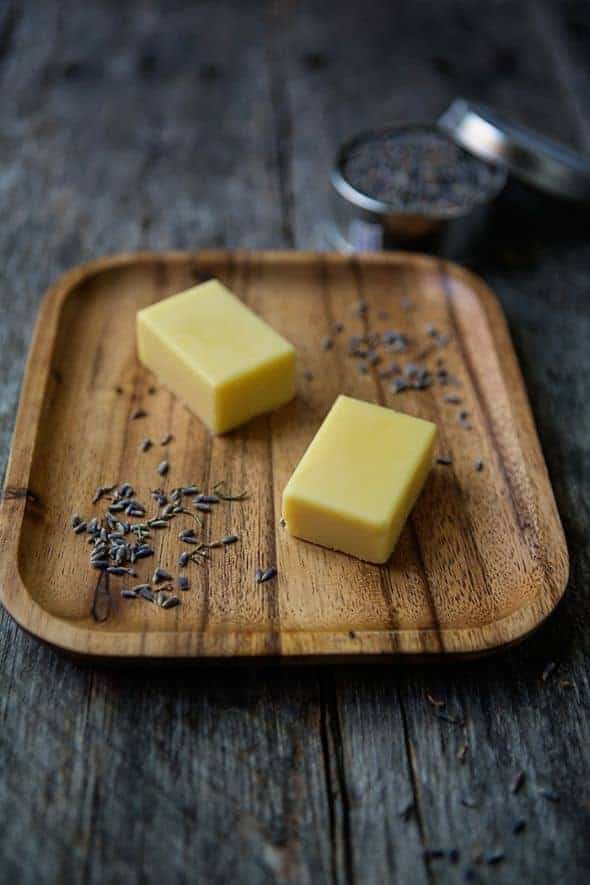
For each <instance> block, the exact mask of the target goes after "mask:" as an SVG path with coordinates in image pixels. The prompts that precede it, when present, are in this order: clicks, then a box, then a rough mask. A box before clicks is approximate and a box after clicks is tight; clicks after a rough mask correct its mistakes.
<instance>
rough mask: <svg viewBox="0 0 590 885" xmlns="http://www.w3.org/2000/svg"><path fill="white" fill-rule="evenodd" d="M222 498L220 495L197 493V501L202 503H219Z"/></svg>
mask: <svg viewBox="0 0 590 885" xmlns="http://www.w3.org/2000/svg"><path fill="white" fill-rule="evenodd" d="M220 501H221V498H220V497H219V496H218V495H197V497H196V498H195V502H196V503H201V504H219V502H220Z"/></svg>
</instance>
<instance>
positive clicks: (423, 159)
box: [342, 128, 498, 215]
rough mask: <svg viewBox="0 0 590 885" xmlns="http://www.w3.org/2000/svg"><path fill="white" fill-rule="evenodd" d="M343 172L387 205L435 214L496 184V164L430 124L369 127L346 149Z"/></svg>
mask: <svg viewBox="0 0 590 885" xmlns="http://www.w3.org/2000/svg"><path fill="white" fill-rule="evenodd" d="M342 174H343V176H344V178H345V179H346V180H347V181H348V183H349V184H351V185H352V186H353V187H354V188H356V190H358V191H360V192H361V193H363V194H365V195H366V196H368V197H372V198H373V199H375V200H380V201H381V202H383V203H386V204H387V205H388V207H389V208H390V209H391V210H392V211H400V212H406V213H415V214H426V215H436V214H437V213H441V214H444V213H446V212H449V211H461V210H465V211H466V210H468V209H470V208H471V207H473V206H475V205H477V204H479V203H482V202H486V201H487V200H488V199H490V198H491V197H492V196H493V195H494V193H495V192H496V190H497V181H498V170H497V169H496V167H495V166H493V165H491V164H489V163H486V162H484V161H483V160H480V159H479V158H478V157H475V156H474V155H473V154H470V153H468V152H467V151H466V150H464V149H463V148H461V147H460V146H459V145H457V144H455V142H454V141H452V139H451V138H449V137H448V136H447V135H445V134H444V133H443V132H437V131H436V130H429V129H408V130H404V129H399V130H396V129H395V128H392V129H389V130H383V131H382V132H376V133H368V134H367V136H366V137H365V138H364V139H362V140H359V141H357V142H356V143H355V144H354V145H353V146H352V147H351V149H350V151H349V153H348V154H347V156H346V158H345V160H344V162H343V164H342Z"/></svg>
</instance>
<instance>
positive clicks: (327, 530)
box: [283, 396, 436, 562]
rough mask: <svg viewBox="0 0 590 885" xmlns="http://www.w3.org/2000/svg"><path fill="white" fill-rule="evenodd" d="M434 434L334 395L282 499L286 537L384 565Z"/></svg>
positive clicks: (420, 480)
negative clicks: (302, 539)
mask: <svg viewBox="0 0 590 885" xmlns="http://www.w3.org/2000/svg"><path fill="white" fill-rule="evenodd" d="M435 439H436V427H435V425H434V424H431V423H430V422H429V421H422V420H421V419H419V418H412V417H411V416H409V415H402V414H400V413H399V412H393V411H392V410H391V409H385V408H383V407H382V406H375V405H373V404H372V403H366V402H362V401H361V400H356V399H351V397H348V396H339V397H338V399H337V400H336V402H335V403H334V405H333V406H332V408H331V410H330V412H329V414H328V415H327V417H326V419H325V420H324V423H323V424H322V426H321V427H320V429H319V430H318V432H317V433H316V435H315V437H314V439H313V440H312V442H311V444H310V446H309V448H308V449H307V451H306V452H305V454H304V455H303V458H302V459H301V461H300V462H299V464H298V465H297V468H296V469H295V472H294V473H293V475H292V477H291V479H290V480H289V482H288V484H287V486H286V488H285V491H284V493H283V515H284V517H285V519H286V521H287V527H288V529H289V532H290V533H291V534H292V535H295V536H296V537H298V538H304V539H305V540H306V541H313V542H314V543H315V544H321V545H322V546H324V547H331V548H333V549H334V550H341V551H343V552H344V553H350V554H351V555H352V556H358V557H359V559H366V560H368V561H369V562H385V561H386V560H387V559H389V556H390V554H391V551H392V550H393V548H394V547H395V544H396V542H397V539H398V538H399V535H400V533H401V530H402V528H403V527H404V523H405V521H406V519H407V517H408V514H409V512H410V510H411V509H412V507H413V506H414V503H415V501H416V498H417V497H418V495H419V494H420V491H421V490H422V486H423V485H424V482H425V481H426V477H427V476H428V473H429V471H430V468H431V465H432V457H433V450H434V442H435Z"/></svg>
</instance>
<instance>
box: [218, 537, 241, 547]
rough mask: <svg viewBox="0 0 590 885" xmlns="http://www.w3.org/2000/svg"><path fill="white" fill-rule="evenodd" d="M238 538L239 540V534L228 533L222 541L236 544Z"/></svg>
mask: <svg viewBox="0 0 590 885" xmlns="http://www.w3.org/2000/svg"><path fill="white" fill-rule="evenodd" d="M238 540H239V538H238V536H237V535H226V536H225V538H223V539H222V541H221V543H222V544H225V545H227V544H235V543H236V541H238Z"/></svg>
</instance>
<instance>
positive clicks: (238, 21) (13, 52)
mask: <svg viewBox="0 0 590 885" xmlns="http://www.w3.org/2000/svg"><path fill="white" fill-rule="evenodd" d="M456 95H464V96H466V97H470V98H476V99H480V100H484V101H486V102H488V103H489V104H492V105H494V106H496V107H497V108H498V109H499V110H501V111H503V112H504V113H505V114H507V115H508V116H510V117H511V118H512V119H514V120H517V121H520V122H523V123H525V124H529V125H532V126H535V127H537V128H538V129H540V130H542V131H544V132H545V133H547V134H552V135H555V136H558V137H559V138H561V139H563V140H566V141H568V142H570V143H571V144H573V145H577V146H579V147H586V148H587V149H588V147H589V146H590V9H589V5H588V3H586V2H582V0H563V2H549V0H544V2H528V3H527V2H522V3H517V2H501V0H487V2H485V3H482V2H480V0H449V2H442V0H439V2H425V0H412V2H406V3H403V4H402V3H401V2H391V3H382V4H379V3H375V2H370V0H366V2H357V3H344V2H336V0H322V2H315V3H314V2H311V0H309V2H287V0H282V2H280V0H277V2H269V3H263V2H258V3H254V2H237V0H236V2H226V0H216V2H203V3H196V2H195V3H188V2H186V3H180V2H168V3H164V2H161V3H157V2H149V0H129V2H106V0H105V2H92V3H82V2H80V0H71V2H67V3H57V2H55V3H52V2H34V0H29V2H21V0H3V2H2V3H0V207H1V210H2V219H1V223H0V279H1V289H0V471H3V470H4V467H5V463H6V458H7V455H8V448H9V443H10V437H11V431H12V427H13V422H14V415H15V410H16V405H17V399H18V391H19V384H20V381H21V376H22V371H23V365H24V360H25V356H26V351H27V346H28V343H29V339H30V335H31V331H32V327H33V323H34V321H35V316H36V310H37V305H38V303H39V299H40V297H41V295H42V292H43V290H44V289H45V288H46V287H47V286H48V284H49V283H50V282H51V281H53V280H55V278H56V277H57V276H58V274H60V273H61V272H62V271H64V270H65V269H66V268H68V267H70V266H72V265H74V264H77V263H79V262H82V261H85V260H87V259H90V258H94V257H96V256H98V255H102V254H105V253H112V252H120V251H124V250H134V249H140V248H153V249H166V248H169V247H183V248H191V249H198V248H200V247H246V248H256V247H298V248H299V247H312V248H313V247H321V246H322V238H321V224H322V222H323V220H325V218H326V215H327V211H328V198H329V188H328V185H327V169H328V166H329V162H330V159H331V156H332V154H333V152H334V150H335V148H336V147H337V145H338V143H339V142H340V140H341V139H342V138H343V137H345V136H347V135H350V134H351V133H353V132H355V131H356V130H357V129H359V128H362V127H365V126H367V125H372V124H380V123H382V122H385V121H389V120H402V121H410V120H418V119H420V120H422V119H433V118H434V117H436V116H437V115H438V114H439V113H440V112H441V111H442V110H443V109H444V108H445V106H446V105H447V104H448V103H449V101H450V100H451V99H452V98H453V97H455V96H456ZM588 233H589V222H588V217H587V214H586V213H585V212H582V211H580V210H574V209H573V208H571V207H567V208H563V207H558V206H555V205H554V204H550V203H545V202H544V203H537V202H536V201H535V200H534V199H532V198H531V197H530V195H526V194H523V193H521V192H520V191H519V189H518V188H514V187H513V188H511V190H510V192H509V193H508V194H507V195H506V197H505V198H504V199H503V200H502V201H501V203H500V205H499V207H498V211H497V213H496V217H495V219H494V222H493V224H492V225H491V226H490V228H489V232H488V237H487V240H486V242H485V243H483V245H482V246H481V247H480V248H479V249H478V250H477V251H474V252H473V253H472V254H471V255H470V256H468V259H467V260H468V263H469V264H470V265H471V266H472V267H473V268H474V269H475V270H476V271H477V272H479V273H480V274H482V276H483V277H484V278H485V279H486V280H487V281H488V282H489V283H490V284H491V286H492V287H493V288H494V289H495V291H496V292H497V294H498V296H499V298H500V300H501V302H502V304H503V307H504V309H505V311H506V314H507V317H508V321H509V324H510V328H511V332H512V335H513V338H514V342H515V346H516V349H517V352H518V356H519V359H520V363H521V366H522V369H523V373H524V376H525V380H526V383H527V387H528V391H529V395H530V398H531V403H532V406H533V410H534V413H535V417H536V420H537V423H538V428H539V434H540V437H541V441H542V444H543V448H544V451H545V454H546V458H547V462H548V466H549V471H550V473H551V477H552V480H553V483H554V488H555V493H556V497H557V501H558V505H559V508H560V511H561V514H562V517H563V521H564V525H565V529H566V533H567V537H568V543H569V547H570V554H571V565H572V579H571V583H570V588H569V591H568V593H567V595H566V598H565V600H564V602H563V603H562V605H561V606H560V608H559V610H558V612H557V613H556V614H555V615H554V616H553V617H552V618H551V619H550V621H549V622H548V623H547V625H546V626H545V627H543V628H542V629H541V630H540V631H539V632H538V633H537V634H536V635H535V636H534V637H532V638H531V639H529V640H528V641H527V642H526V643H525V644H523V645H522V646H521V647H518V648H515V649H514V650H512V651H509V652H506V653H504V654H502V655H498V656H496V657H491V658H488V659H486V660H482V661H480V662H475V663H469V664H467V663H462V664H452V665H446V666H442V665H436V666H416V665H413V664H409V663H407V662H400V663H396V664H394V665H390V664H388V665H387V666H383V665H373V666H351V665H347V666H341V667H333V666H330V667H327V666H326V667H307V668H291V667H277V668H274V667H267V668H261V669H252V668H247V667H244V668H230V669H216V670H215V669H210V668H204V667H201V668H196V669H181V670H179V669H172V668H166V669H163V670H133V669H120V670H117V669H111V670H109V669H105V668H101V667H96V666H89V665H88V666H84V665H80V664H76V663H72V662H71V661H69V660H67V659H64V658H62V657H60V656H59V655H58V654H56V653H54V652H53V651H51V650H50V649H48V648H45V647H43V646H42V645H40V644H39V643H38V642H36V641H34V640H33V639H31V638H29V637H28V636H27V635H25V634H24V633H23V632H22V631H21V630H19V629H18V628H17V627H16V626H15V624H14V623H13V622H12V621H11V620H10V618H9V617H8V616H7V615H6V614H5V613H3V614H2V618H1V627H0V722H1V724H0V764H1V776H0V879H1V881H2V882H7V883H17V882H26V883H40V882H43V883H46V882H55V883H57V882H91V883H100V885H105V883H120V882H125V883H140V882H149V883H151V882H157V883H160V882H166V883H167V882H172V883H181V882H207V883H224V882H228V881H238V882H244V883H248V885H250V883H252V885H255V883H267V882H301V883H312V882H313V883H320V882H321V883H323V882H332V881H334V882H337V883H340V882H342V883H351V882H363V883H365V882H366V883H384V882H395V883H431V882H455V881H463V878H464V877H465V876H470V875H473V876H474V877H475V878H474V881H487V882H503V883H505V882H515V883H516V882H530V881H535V882H537V883H545V882H546V883H553V882H556V881H559V882H562V883H576V882H581V881H583V880H584V878H585V877H586V876H588V874H589V873H590V847H589V843H588V836H589V833H590V787H589V780H588V762H589V760H590V724H589V718H588V706H589V684H588V677H589V665H588V660H587V653H588V648H589V633H590V631H589V625H590V605H589V602H588V593H587V587H588V579H589V577H590V557H589V551H588V522H589V514H590V506H589V505H590V417H589V416H590V410H589V409H588V407H587V398H588V395H589V394H590V387H589V382H588V376H589V369H590V355H589V344H590V298H589V290H590V245H589V237H588ZM48 469H51V466H50V465H48ZM0 555H1V551H0ZM550 661H553V662H555V663H556V664H557V667H556V669H555V670H554V671H553V672H551V673H550V674H549V675H548V676H547V678H546V679H543V678H542V674H543V672H544V670H545V668H546V665H547V664H548V662H550ZM428 692H430V693H431V694H432V695H433V696H434V697H436V698H442V699H444V700H445V701H446V708H445V711H446V713H448V714H449V715H450V716H451V717H464V719H465V723H466V724H465V727H464V728H462V727H460V726H457V725H454V724H452V723H451V722H448V721H445V720H444V719H441V718H438V717H437V716H436V715H435V714H436V712H437V711H436V709H435V708H433V707H432V706H431V704H430V703H429V702H428V700H427V697H426V695H427V693H428ZM464 743H467V744H468V746H469V750H468V752H467V754H466V756H465V759H464V762H461V761H460V760H459V759H458V755H457V754H458V752H459V751H460V749H461V747H462V746H463V744H464ZM520 770H523V771H525V772H526V783H525V785H524V786H523V788H522V789H521V790H520V791H519V792H518V794H516V795H513V794H512V793H511V792H510V783H511V779H512V778H513V776H514V775H515V773H517V772H519V771H520ZM543 788H546V789H549V790H550V791H552V793H553V794H554V795H553V799H554V800H557V801H551V799H550V798H547V797H546V796H543V795H542V791H543ZM410 802H412V803H414V810H413V811H412V812H411V813H409V812H408V813H407V814H404V813H403V812H404V809H406V807H407V805H408V803H410ZM465 803H466V804H465ZM469 806H475V807H469ZM520 818H522V819H524V820H525V821H526V829H525V830H524V832H522V833H521V834H520V835H517V836H515V835H513V833H512V827H513V824H514V822H515V821H516V820H518V819H520ZM499 847H501V848H502V849H503V851H504V853H505V858H504V860H503V861H501V862H499V863H498V864H497V865H495V866H491V865H488V864H486V863H477V862H476V861H477V854H478V852H479V851H483V852H484V853H485V852H488V851H492V850H495V849H496V848H499ZM425 849H443V850H444V851H446V852H447V854H446V856H445V857H444V858H442V859H433V858H431V857H430V856H429V855H428V854H426V855H425V853H424V851H425ZM452 849H457V851H458V852H459V859H458V861H457V862H454V861H456V857H455V855H451V856H449V855H448V852H449V851H450V850H452ZM474 854H475V856H476V859H475V860H474V857H473V856H474Z"/></svg>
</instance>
